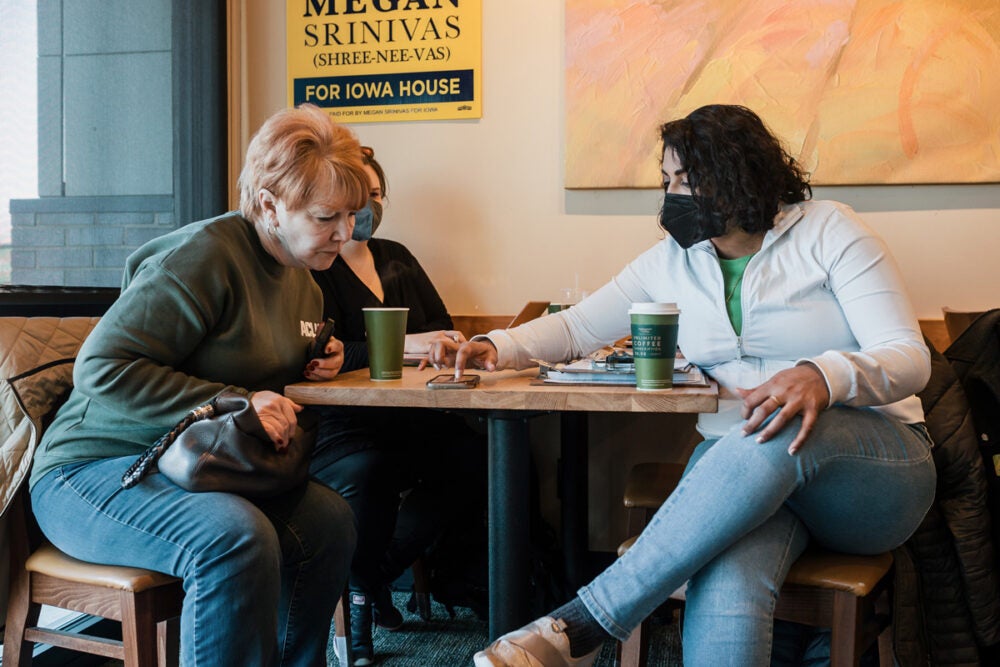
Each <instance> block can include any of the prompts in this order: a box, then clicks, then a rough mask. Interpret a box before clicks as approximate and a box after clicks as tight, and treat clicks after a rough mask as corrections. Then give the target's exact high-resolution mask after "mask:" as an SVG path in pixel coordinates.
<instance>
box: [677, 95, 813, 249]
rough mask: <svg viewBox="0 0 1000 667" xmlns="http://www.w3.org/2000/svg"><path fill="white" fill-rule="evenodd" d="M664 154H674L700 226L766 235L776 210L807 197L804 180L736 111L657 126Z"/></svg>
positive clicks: (764, 132) (751, 117)
mask: <svg viewBox="0 0 1000 667" xmlns="http://www.w3.org/2000/svg"><path fill="white" fill-rule="evenodd" d="M660 139H661V140H662V141H663V148H664V150H666V149H668V148H671V149H673V150H674V152H675V153H676V154H677V159H678V161H679V162H680V164H681V166H682V168H683V169H684V170H686V171H687V178H688V184H689V185H690V186H691V192H692V193H693V194H694V195H695V199H696V200H697V201H698V205H699V209H700V211H701V216H702V218H703V221H705V222H707V221H708V220H710V219H716V220H724V221H726V228H727V229H728V228H730V227H731V226H733V225H739V226H740V227H741V228H742V229H743V230H744V231H747V232H750V233H756V232H763V231H767V230H768V229H770V228H771V227H773V226H774V217H775V216H776V215H777V214H778V208H779V206H780V205H781V204H793V203H796V202H800V201H805V200H806V199H809V198H811V197H812V188H811V187H810V186H809V178H808V174H807V173H806V172H804V171H803V170H802V169H801V167H800V166H799V164H798V163H797V162H796V161H795V159H794V158H792V156H790V155H789V154H788V153H787V152H785V149H784V148H782V146H781V142H780V141H779V140H778V139H777V138H776V137H775V136H774V135H773V134H772V133H771V131H770V130H768V129H767V126H766V125H764V121H762V120H761V119H760V117H759V116H758V115H757V114H755V113H754V112H753V111H751V110H750V109H747V108H746V107H742V106H738V105H729V104H711V105H708V106H704V107H701V108H700V109H696V110H694V111H692V112H691V113H690V114H688V116H687V117H686V118H682V119H680V120H675V121H671V122H669V123H665V124H664V125H661V126H660Z"/></svg>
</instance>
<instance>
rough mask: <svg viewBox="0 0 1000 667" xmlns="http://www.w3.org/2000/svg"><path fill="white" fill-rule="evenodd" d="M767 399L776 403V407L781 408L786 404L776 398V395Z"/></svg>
mask: <svg viewBox="0 0 1000 667" xmlns="http://www.w3.org/2000/svg"><path fill="white" fill-rule="evenodd" d="M767 398H768V400H771V401H774V403H775V405H777V406H778V407H779V408H780V407H781V406H783V405H784V403H782V402H781V399H780V398H778V397H777V396H775V395H774V394H771V395H770V396H768V397H767Z"/></svg>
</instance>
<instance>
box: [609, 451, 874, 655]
mask: <svg viewBox="0 0 1000 667" xmlns="http://www.w3.org/2000/svg"><path fill="white" fill-rule="evenodd" d="M677 467H678V464H673V463H645V464H639V465H637V466H635V467H634V468H633V469H632V470H631V471H630V472H629V476H628V479H627V480H626V487H625V496H626V497H625V505H626V507H629V511H630V512H632V511H633V510H640V509H644V510H647V511H651V512H655V510H656V509H657V508H659V506H660V505H661V504H663V501H664V500H666V498H667V496H668V495H670V493H671V492H672V491H673V489H674V488H675V487H676V481H673V480H675V479H677V480H679V475H678V473H677ZM671 482H672V485H671ZM635 540H636V538H635V537H632V538H629V539H628V540H626V541H625V542H623V543H622V545H621V546H620V547H619V548H618V555H619V556H621V555H622V554H624V553H625V552H626V551H628V549H629V547H631V546H632V544H633V543H634V542H635ZM892 575H893V560H892V555H891V554H888V553H884V554H878V555H875V556H856V555H851V554H842V553H837V552H833V551H827V550H823V549H819V548H817V547H810V548H809V549H807V550H806V552H805V553H804V554H802V556H800V557H799V559H798V560H797V561H795V563H794V564H793V565H792V568H791V570H790V571H789V573H788V577H787V578H786V579H785V583H784V585H783V586H782V587H781V591H780V593H779V594H778V603H777V606H776V607H775V612H774V617H775V618H776V619H780V620H785V621H792V622H795V623H801V624H803V625H808V626H811V627H820V628H830V629H831V638H830V664H831V666H832V667H848V666H852V667H853V666H856V665H858V664H859V662H860V660H861V656H862V655H864V653H865V652H866V651H867V650H868V648H869V647H870V646H871V645H872V644H873V643H874V642H875V641H876V640H878V645H879V649H878V650H879V664H881V665H892V664H893V649H892V632H891V599H892V590H891V589H892V581H893V576H892ZM648 637H649V633H648V629H647V628H646V627H644V625H640V626H639V627H638V628H636V630H635V631H634V632H633V633H632V635H631V636H630V637H629V638H628V639H627V640H626V641H624V642H622V644H621V646H620V647H619V655H620V661H621V662H620V664H621V666H622V667H639V666H641V665H644V664H645V662H646V656H647V653H648V647H647V645H648V642H649V639H648Z"/></svg>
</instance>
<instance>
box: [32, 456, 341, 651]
mask: <svg viewBox="0 0 1000 667" xmlns="http://www.w3.org/2000/svg"><path fill="white" fill-rule="evenodd" d="M134 460H135V457H134V456H130V457H124V458H110V459H101V460H98V461H89V462H85V463H76V464H71V465H66V466H63V467H62V468H58V469H56V470H53V471H52V472H51V473H49V474H47V475H46V476H45V477H44V478H42V479H41V480H39V481H38V483H36V484H35V487H34V489H32V493H31V502H32V506H33V510H34V514H35V516H36V518H37V519H38V523H39V525H40V526H41V528H42V531H43V532H44V533H45V535H46V537H48V538H49V539H50V540H51V541H52V543H53V544H55V545H56V546H57V547H59V548H60V549H62V550H63V551H65V552H66V553H68V554H70V555H71V556H75V557H76V558H80V559H82V560H89V561H94V562H99V563H108V564H112V565H129V566H136V567H144V568H148V569H152V570H158V571H161V572H166V573H169V574H172V575H174V576H176V577H180V578H182V579H183V580H184V590H185V596H184V606H183V611H182V614H181V661H182V664H183V665H184V666H185V667H199V666H203V667H218V666H220V665H241V666H243V665H297V666H299V665H301V666H302V667H305V666H315V665H323V666H325V665H326V646H327V642H328V639H329V636H330V621H331V618H332V617H333V611H334V608H335V607H336V604H337V601H338V599H339V596H340V594H341V592H342V591H343V589H344V586H345V585H346V582H347V574H348V569H349V567H350V563H351V556H352V554H353V552H354V543H355V528H354V517H353V515H352V514H351V511H350V508H349V507H348V506H347V503H346V502H345V501H344V500H343V499H342V498H341V497H340V496H338V495H337V494H336V493H334V492H333V491H331V490H330V489H328V488H326V487H325V486H323V485H321V484H318V483H315V482H309V483H308V484H306V485H303V486H302V487H299V488H297V489H295V490H293V491H290V492H288V493H285V494H282V495H280V496H277V497H274V498H268V499H266V500H260V499H258V500H252V501H251V500H248V499H246V498H243V497H241V496H237V495H233V494H228V493H190V492H188V491H184V490H183V489H181V488H180V487H178V486H176V485H174V484H173V483H171V482H170V481H168V480H167V479H166V478H165V477H164V476H163V475H161V474H158V473H157V474H152V475H149V476H148V477H146V478H145V479H144V480H143V481H142V482H140V483H139V484H138V485H137V486H135V487H133V488H131V489H127V490H124V489H122V488H121V486H120V480H121V476H122V473H124V472H125V469H126V468H128V467H129V465H130V464H131V463H132V462H133V461H134Z"/></svg>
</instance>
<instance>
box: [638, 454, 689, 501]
mask: <svg viewBox="0 0 1000 667" xmlns="http://www.w3.org/2000/svg"><path fill="white" fill-rule="evenodd" d="M683 474H684V465H683V464H680V463H660V462H654V463H639V464H636V465H635V466H633V467H632V470H630V471H629V474H628V477H627V478H626V479H625V493H624V496H623V502H624V503H625V507H627V508H629V509H631V508H633V507H643V508H647V509H656V508H658V507H659V506H660V505H662V504H663V501H664V500H666V499H667V496H669V495H670V493H671V492H672V491H673V490H674V489H675V488H676V487H677V483H678V482H680V481H681V475H683Z"/></svg>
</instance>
